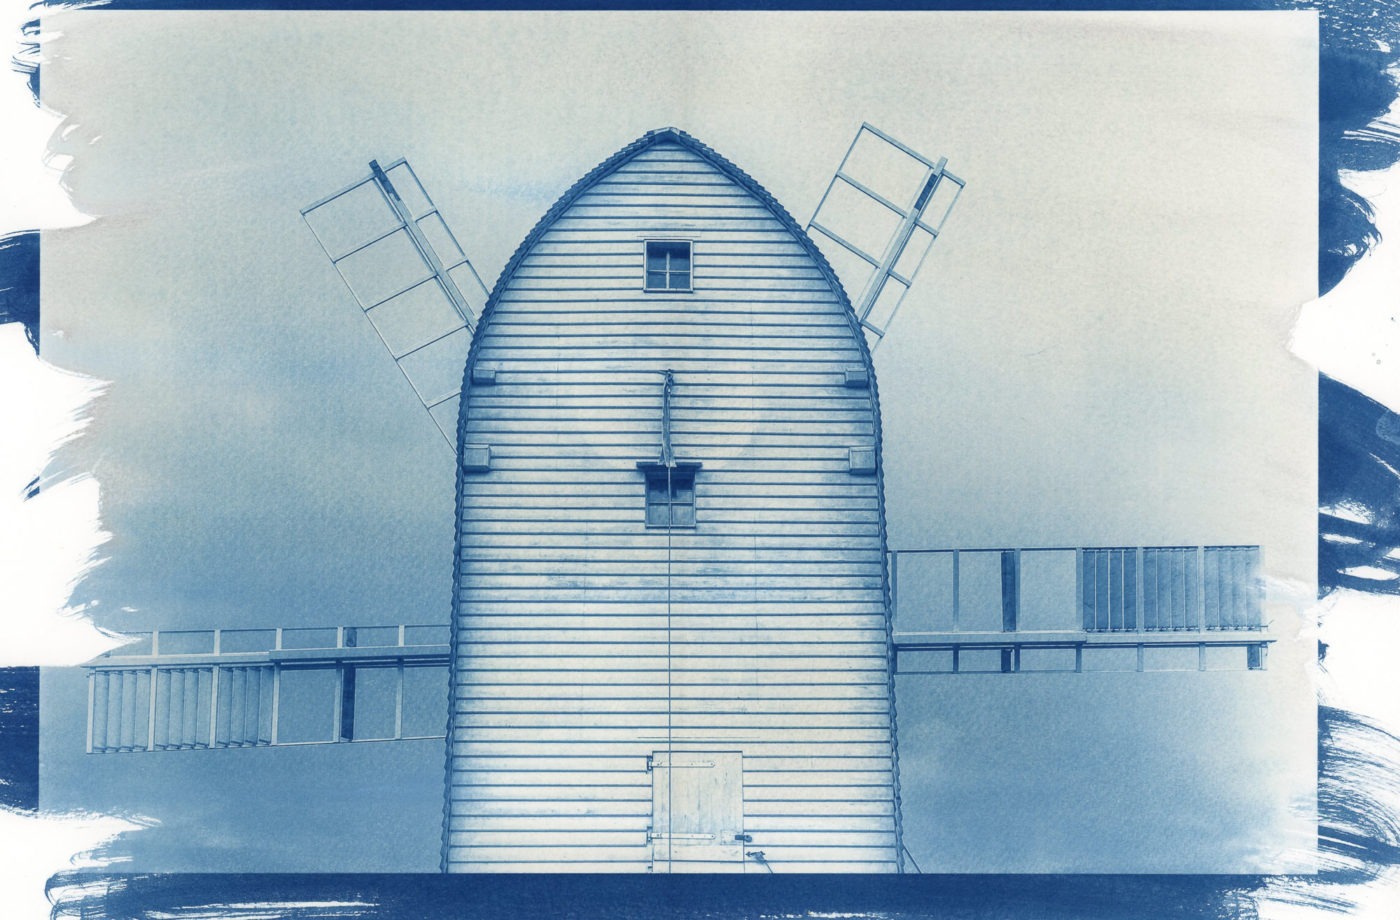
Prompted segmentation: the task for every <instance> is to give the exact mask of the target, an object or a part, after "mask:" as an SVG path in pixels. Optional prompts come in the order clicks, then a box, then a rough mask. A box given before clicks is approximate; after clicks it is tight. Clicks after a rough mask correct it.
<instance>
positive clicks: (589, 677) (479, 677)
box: [453, 663, 889, 695]
mask: <svg viewBox="0 0 1400 920" xmlns="http://www.w3.org/2000/svg"><path fill="white" fill-rule="evenodd" d="M570 675H572V676H570ZM667 678H668V673H667V670H666V668H665V665H664V663H663V664H661V665H657V666H653V667H651V668H635V669H634V668H628V669H625V670H617V671H606V670H592V669H580V670H577V671H574V670H564V669H560V668H554V669H544V670H536V669H531V670H528V671H525V670H521V671H512V670H510V669H507V668H491V669H481V670H459V671H458V672H457V673H455V674H454V675H453V681H454V685H455V686H456V687H457V688H458V691H457V692H458V694H459V695H461V694H465V693H468V692H470V688H473V687H477V686H481V685H489V686H514V685H517V684H525V685H536V684H543V683H559V684H567V683H568V682H569V681H570V680H574V681H575V682H587V683H590V684H595V685H602V684H640V683H645V684H651V683H656V682H657V681H660V682H661V683H663V684H664V683H665V682H666V681H667ZM669 679H670V681H671V683H672V685H673V686H689V687H729V686H742V687H748V686H756V685H757V677H756V675H755V673H754V672H753V671H750V670H748V669H744V668H740V669H735V670H727V671H719V670H714V671H704V670H700V671H688V670H682V671H675V672H672V673H670V674H669ZM888 683H889V682H888V680H887V678H886V671H885V669H884V668H879V669H871V670H854V669H842V670H822V671H813V670H811V669H804V670H788V671H783V670H779V669H773V670H765V671H764V674H763V686H764V687H774V686H782V685H792V686H814V687H824V686H833V687H846V686H877V687H887V686H888Z"/></svg>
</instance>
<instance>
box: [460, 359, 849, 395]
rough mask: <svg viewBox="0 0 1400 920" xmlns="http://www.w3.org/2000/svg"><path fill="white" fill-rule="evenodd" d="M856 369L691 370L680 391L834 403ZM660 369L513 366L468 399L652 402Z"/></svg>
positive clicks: (845, 364)
mask: <svg viewBox="0 0 1400 920" xmlns="http://www.w3.org/2000/svg"><path fill="white" fill-rule="evenodd" d="M482 363H484V364H487V365H491V364H497V366H499V364H498V362H497V361H496V359H495V357H494V356H490V355H487V356H485V357H484V358H483V359H482ZM854 366H857V365H856V364H855V363H841V364H839V365H830V366H814V367H808V368H804V369H803V371H802V372H800V373H790V372H783V371H778V370H774V369H773V368H768V367H751V366H743V367H737V368H732V369H717V368H711V367H705V368H696V369H691V370H689V371H687V372H686V377H685V381H684V386H685V387H686V389H687V391H688V392H687V394H686V395H687V398H688V399H699V398H702V397H706V396H712V397H718V398H730V399H748V398H754V399H758V398H773V399H778V398H783V397H794V398H803V399H806V398H810V397H811V396H812V393H813V391H814V390H815V391H820V392H821V393H822V394H823V395H826V396H829V397H832V398H836V397H838V396H840V395H842V394H841V393H838V388H840V387H841V381H842V380H844V379H845V378H844V376H842V375H843V374H844V372H845V368H847V367H854ZM663 370H665V368H664V367H655V368H643V369H638V366H637V365H636V364H635V363H632V364H629V365H628V366H627V367H623V368H617V369H616V370H610V371H607V372H599V371H595V370H590V369H589V368H586V367H577V366H572V365H567V364H566V365H551V364H535V365H532V366H530V367H528V368H526V367H522V366H520V365H515V364H513V365H512V366H511V367H509V368H507V369H503V370H499V371H498V375H497V378H496V383H495V385H494V386H492V387H490V388H489V391H484V390H482V389H480V388H473V389H472V391H471V394H472V395H471V399H475V398H476V397H477V395H478V394H482V395H486V396H503V397H505V396H509V397H514V396H520V395H530V394H532V393H533V394H535V395H543V396H547V397H549V398H561V399H562V398H567V397H569V396H587V395H590V394H592V395H600V394H603V395H606V394H608V393H609V392H611V390H610V388H613V387H623V386H632V387H637V388H643V387H645V388H646V390H647V395H648V396H649V397H650V398H652V399H655V397H656V380H657V377H656V375H657V374H658V373H660V372H661V371H663ZM844 395H845V397H846V398H850V399H863V400H869V399H870V395H869V393H866V392H864V391H858V390H846V391H844Z"/></svg>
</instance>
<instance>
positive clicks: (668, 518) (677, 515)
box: [645, 465, 695, 527]
mask: <svg viewBox="0 0 1400 920" xmlns="http://www.w3.org/2000/svg"><path fill="white" fill-rule="evenodd" d="M645 473H646V477H647V526H648V527H694V526H695V471H694V470H688V469H681V468H677V467H665V466H660V465H658V466H652V467H648V468H647V469H646V470H645Z"/></svg>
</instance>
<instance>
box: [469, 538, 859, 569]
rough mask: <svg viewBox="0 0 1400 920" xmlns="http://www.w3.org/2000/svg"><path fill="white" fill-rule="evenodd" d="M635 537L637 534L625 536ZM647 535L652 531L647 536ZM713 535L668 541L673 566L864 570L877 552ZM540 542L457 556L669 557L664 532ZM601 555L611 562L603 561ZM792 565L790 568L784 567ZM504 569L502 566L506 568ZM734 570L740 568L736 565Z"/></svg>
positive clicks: (547, 561) (618, 560) (554, 560)
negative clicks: (616, 539) (578, 542)
mask: <svg viewBox="0 0 1400 920" xmlns="http://www.w3.org/2000/svg"><path fill="white" fill-rule="evenodd" d="M628 536H635V535H628ZM646 536H648V537H653V535H651V534H648V535H646ZM713 536H714V535H712V534H702V535H701V539H699V540H688V541H686V542H684V543H682V542H679V541H675V542H672V543H671V545H670V547H669V549H670V558H671V562H672V564H673V565H677V566H690V567H691V568H692V569H694V570H697V571H698V569H699V568H700V567H702V566H710V565H725V566H728V565H735V566H742V565H750V564H752V565H755V566H774V567H775V568H778V569H780V570H787V571H792V572H801V571H804V570H805V569H806V567H810V566H822V565H825V564H830V565H833V566H838V567H839V568H838V571H845V570H846V569H849V570H850V571H856V570H858V569H861V570H863V569H864V568H865V567H866V566H867V565H870V566H873V565H878V564H879V563H874V562H867V560H871V559H878V558H880V556H881V553H880V552H879V547H878V545H876V546H874V551H873V552H872V548H871V547H870V546H863V545H862V546H856V547H852V548H846V547H841V546H827V545H823V544H821V543H804V545H795V544H794V543H793V540H792V538H791V537H790V536H785V538H784V539H785V541H786V542H785V544H784V545H782V546H770V545H767V544H766V543H765V544H763V545H757V546H756V545H754V542H753V541H742V542H739V543H735V542H733V541H723V542H721V541H719V540H716V539H711V538H712V537H713ZM541 546H542V544H539V543H533V542H532V543H529V544H517V543H516V542H515V541H508V540H491V541H490V542H489V544H484V545H469V546H465V547H463V548H462V552H461V554H460V558H461V559H462V561H463V562H464V563H467V564H469V565H470V564H476V563H486V562H496V563H502V564H503V565H504V564H505V563H511V564H518V565H522V566H529V565H531V564H532V563H539V564H541V565H545V566H549V567H551V568H552V569H554V570H557V571H561V572H567V571H581V570H586V569H588V568H589V567H591V566H592V565H594V564H595V563H596V564H598V565H604V564H608V565H614V564H615V565H632V564H634V563H638V562H641V563H656V562H662V563H664V562H665V561H666V558H667V548H668V547H667V542H666V539H665V537H664V535H662V536H661V538H660V539H655V538H654V537H653V538H652V539H646V540H642V541H640V542H637V541H631V542H628V541H624V542H621V543H618V544H616V545H613V544H608V543H606V542H605V541H603V540H593V541H591V542H590V544H589V545H588V546H552V547H550V548H549V551H548V552H541ZM600 559H608V560H615V561H614V562H608V563H604V562H601V561H598V560H600ZM788 567H791V568H788ZM505 570H506V569H504V568H503V569H502V571H505ZM735 571H739V570H738V569H736V570H735Z"/></svg>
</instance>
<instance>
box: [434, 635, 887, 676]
mask: <svg viewBox="0 0 1400 920" xmlns="http://www.w3.org/2000/svg"><path fill="white" fill-rule="evenodd" d="M668 648H669V655H668V652H667V649H668ZM885 655H886V650H885V644H884V642H879V643H874V642H811V641H786V642H738V641H730V642H684V643H683V642H671V643H669V644H668V643H666V641H665V639H664V638H662V639H660V640H658V641H656V642H620V641H619V642H585V641H575V642H557V643H556V642H545V641H538V640H537V641H532V642H497V643H484V642H478V643H470V644H463V645H459V646H458V652H457V656H456V661H457V662H458V664H459V665H461V666H462V667H492V666H493V665H492V664H491V662H492V661H493V660H494V659H497V658H518V657H524V658H535V659H539V660H540V661H550V662H553V663H555V664H557V665H559V666H561V667H588V666H589V665H587V664H584V662H585V661H591V660H593V659H597V658H614V659H618V660H619V661H618V663H619V666H620V665H621V664H623V662H622V660H621V659H627V660H628V661H629V662H630V661H632V660H636V659H648V658H659V659H660V660H661V661H663V662H665V661H668V660H669V661H670V663H671V667H672V668H673V669H676V668H682V669H686V670H696V669H699V668H704V667H708V666H709V665H710V663H711V662H713V661H714V660H716V659H727V660H729V663H731V664H733V665H734V666H736V667H743V668H767V667H769V664H766V663H765V662H768V663H777V661H778V659H780V658H782V659H787V660H789V661H792V660H807V659H810V660H812V661H818V660H823V659H826V658H842V659H846V660H848V661H849V662H850V663H851V664H852V665H854V666H859V665H862V664H864V665H866V666H869V662H868V661H867V659H871V658H877V659H880V660H881V661H883V660H884V659H885ZM755 659H758V660H757V661H755ZM662 666H663V667H664V665H662ZM822 666H827V665H822ZM725 670H730V669H729V668H725Z"/></svg>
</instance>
